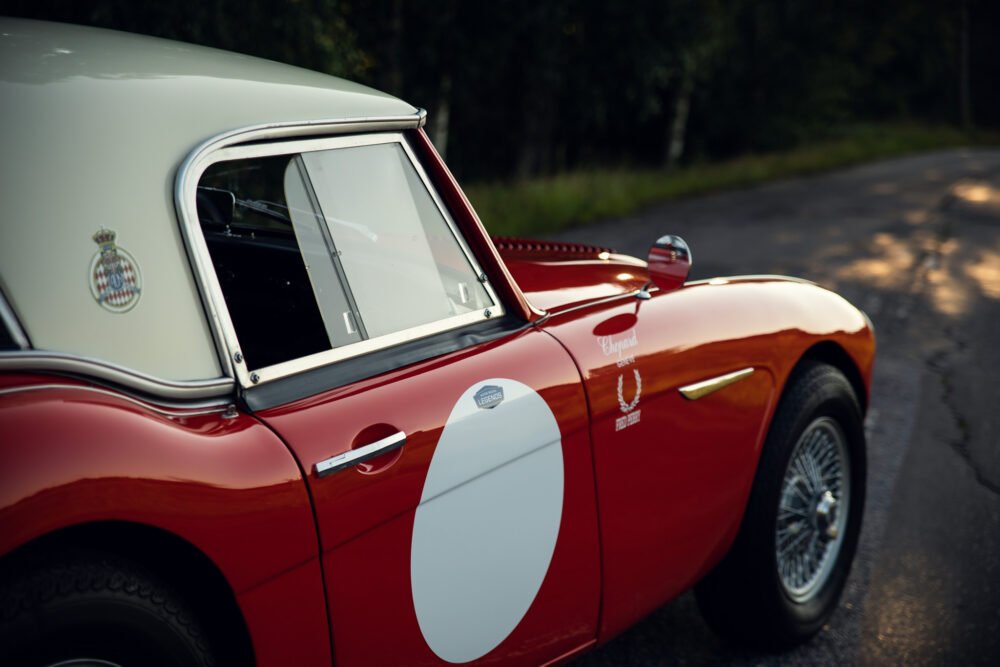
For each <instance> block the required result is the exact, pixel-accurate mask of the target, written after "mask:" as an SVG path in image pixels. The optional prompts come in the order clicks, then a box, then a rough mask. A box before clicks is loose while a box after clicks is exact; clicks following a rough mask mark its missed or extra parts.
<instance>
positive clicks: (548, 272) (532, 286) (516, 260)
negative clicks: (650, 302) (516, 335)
mask: <svg viewBox="0 0 1000 667" xmlns="http://www.w3.org/2000/svg"><path fill="white" fill-rule="evenodd" d="M504 260H505V261H506V263H507V266H508V267H509V268H510V271H511V273H512V274H513V275H514V279H515V280H516V281H517V284H518V285H519V286H520V287H521V289H522V290H524V295H525V298H526V299H528V302H529V303H531V305H533V306H535V307H536V308H539V309H541V310H547V311H552V312H554V311H558V310H563V309H565V308H568V307H571V306H575V305H579V304H581V303H584V302H587V301H593V300H596V299H603V298H606V297H612V296H620V295H624V294H631V293H632V292H635V291H636V290H639V289H642V287H643V285H645V284H646V283H647V282H649V276H648V273H647V272H646V263H645V262H642V261H639V260H637V259H635V258H633V257H628V256H626V255H609V256H608V259H596V258H595V259H571V260H563V261H545V262H539V261H535V260H531V259H530V258H528V257H524V256H519V255H516V254H515V255H511V256H507V255H505V256H504Z"/></svg>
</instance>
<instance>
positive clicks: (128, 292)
mask: <svg viewBox="0 0 1000 667" xmlns="http://www.w3.org/2000/svg"><path fill="white" fill-rule="evenodd" d="M116 236H117V234H116V233H115V232H114V231H113V230H110V229H100V230H98V231H97V233H96V234H94V236H93V237H92V238H93V239H94V242H95V243H96V244H97V245H98V246H100V248H101V249H100V251H98V253H97V254H96V255H95V256H94V259H93V261H92V262H91V263H90V292H91V294H93V295H94V299H96V300H97V303H99V304H100V305H101V306H102V307H103V308H104V309H106V310H109V311H111V312H113V313H124V312H127V311H129V310H131V309H132V308H134V307H135V304H137V303H138V302H139V296H140V295H141V294H142V277H141V276H140V274H139V265H138V264H137V263H136V261H135V258H134V257H132V255H130V254H129V253H128V252H126V251H125V249H124V248H122V247H120V246H118V245H116V244H115V238H116Z"/></svg>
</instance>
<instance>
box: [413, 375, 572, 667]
mask: <svg viewBox="0 0 1000 667" xmlns="http://www.w3.org/2000/svg"><path fill="white" fill-rule="evenodd" d="M563 483H564V472H563V455H562V435H561V433H560V431H559V424H558V423H557V422H556V418H555V415H553V414H552V409H551V408H550V407H549V405H548V403H546V402H545V399H543V398H542V397H541V396H540V395H539V394H538V392H536V391H535V390H534V389H532V388H531V387H529V386H527V385H525V384H523V383H521V382H518V381H516V380H511V379H507V378H489V379H485V380H482V381H481V382H477V383H475V384H473V385H472V386H471V387H469V388H468V389H466V390H465V391H464V392H463V393H462V395H461V396H459V397H458V400H457V401H456V402H455V406H454V407H453V408H452V410H451V414H450V415H449V416H448V421H447V422H446V423H445V426H444V430H443V431H442V432H441V438H440V440H438V443H437V447H436V448H435V450H434V456H433V457H432V458H431V464H430V467H429V468H428V470H427V479H426V480H424V488H423V492H422V493H421V496H420V505H419V506H418V507H417V511H416V516H415V517H414V520H413V541H412V543H411V545H410V586H411V590H412V593H413V608H414V611H415V612H416V614H417V622H418V623H419V625H420V632H421V634H422V635H423V637H424V640H425V641H426V642H427V645H428V646H429V647H430V649H431V650H432V651H433V652H434V653H435V654H436V655H437V656H438V657H439V658H441V659H442V660H444V661H446V662H450V663H456V664H458V663H465V662H470V661H472V660H477V659H479V658H482V657H483V656H485V655H486V654H488V653H489V652H490V651H492V650H493V649H495V648H496V647H497V646H499V645H500V643H501V642H503V640H504V639H506V638H507V637H508V636H510V633H512V632H513V631H514V629H515V628H516V627H517V626H518V624H519V623H520V622H521V619H523V618H524V616H525V614H527V613H528V610H529V609H530V608H531V605H532V604H533V603H534V601H535V597H536V596H537V595H538V592H539V590H540V589H541V587H542V582H543V581H544V579H545V575H546V573H547V572H548V570H549V564H550V563H551V561H552V554H553V553H554V552H555V547H556V540H557V539H558V536H559V525H560V523H561V522H562V509H563Z"/></svg>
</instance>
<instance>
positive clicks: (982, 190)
mask: <svg viewBox="0 0 1000 667" xmlns="http://www.w3.org/2000/svg"><path fill="white" fill-rule="evenodd" d="M952 194H954V195H955V196H956V197H958V198H959V199H962V200H964V201H967V202H969V203H971V204H985V203H996V204H1000V189H998V188H995V187H993V186H991V185H989V184H987V183H960V184H958V185H956V186H955V187H954V188H952Z"/></svg>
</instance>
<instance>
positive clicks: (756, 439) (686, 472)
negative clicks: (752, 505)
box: [544, 279, 874, 641]
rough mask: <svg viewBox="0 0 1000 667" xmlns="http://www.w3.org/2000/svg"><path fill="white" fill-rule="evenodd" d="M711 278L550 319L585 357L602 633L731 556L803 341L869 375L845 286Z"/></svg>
mask: <svg viewBox="0 0 1000 667" xmlns="http://www.w3.org/2000/svg"><path fill="white" fill-rule="evenodd" d="M714 282H715V283H717V284H710V283H699V284H691V285H689V286H686V287H683V288H681V289H679V290H676V291H673V292H667V293H664V292H654V297H653V299H652V300H650V301H640V300H638V299H634V298H626V299H622V300H620V301H618V302H615V303H614V304H605V305H604V306H601V307H590V308H582V309H578V310H575V311H572V312H568V313H565V314H563V315H558V314H556V315H553V316H552V317H550V318H549V320H547V321H546V322H545V324H544V327H545V329H546V330H547V331H548V332H550V333H551V334H552V335H554V336H555V337H556V338H558V339H559V340H560V341H562V342H563V343H564V345H565V346H566V348H567V349H568V350H569V351H570V352H571V353H572V354H573V356H574V358H575V359H576V361H577V364H578V365H579V367H580V368H581V370H582V372H583V375H584V383H585V387H586V390H587V398H588V401H589V404H590V410H591V419H592V423H591V430H592V441H593V446H594V459H595V470H596V476H597V493H598V507H599V513H600V519H601V521H600V526H601V545H602V556H603V567H602V574H603V581H604V589H603V606H602V618H601V629H600V634H599V638H600V639H601V640H602V641H604V640H606V639H607V638H609V637H611V636H613V635H615V634H617V633H618V632H621V631H622V630H623V629H625V628H626V627H628V626H629V625H631V624H632V623H634V622H635V621H637V620H638V619H640V618H642V617H643V616H644V615H646V614H648V613H649V612H650V611H652V610H653V609H655V608H656V607H658V606H659V605H661V604H663V602H664V601H665V600H667V599H669V598H671V597H673V596H675V595H677V594H678V593H680V592H681V591H683V590H685V589H686V588H688V587H689V586H691V585H692V584H693V583H695V581H697V579H699V578H700V577H701V576H703V575H704V574H705V573H706V572H707V571H708V570H709V569H710V568H711V567H712V566H713V565H714V564H715V563H716V562H718V560H719V559H720V558H721V557H722V556H723V555H724V554H725V552H726V550H727V549H728V548H729V545H730V543H731V542H732V540H733V538H734V537H735V534H736V530H737V528H738V526H739V522H740V520H741V518H742V513H743V508H744V505H745V503H746V499H747V497H748V495H749V490H750V485H751V482H752V479H753V474H754V471H755V467H756V461H757V457H758V455H759V451H760V446H761V443H762V440H763V437H764V434H765V432H766V427H767V424H768V422H769V421H770V415H771V413H772V411H773V409H774V405H775V399H776V397H777V396H778V395H779V392H780V390H781V389H782V387H783V385H784V383H785V381H786V379H787V377H788V374H789V372H790V371H791V369H792V367H793V366H794V364H795V363H796V362H797V361H798V359H799V358H800V357H801V355H802V354H803V353H804V352H805V351H806V350H807V348H809V347H810V346H811V345H813V344H815V343H816V342H817V341H819V340H831V341H834V342H836V343H838V344H839V345H841V346H842V347H843V348H844V349H846V350H847V351H848V353H849V354H850V355H851V356H852V357H853V358H854V360H855V361H856V363H857V365H858V368H859V370H860V372H861V375H862V377H863V378H864V381H865V382H866V384H867V383H869V382H870V373H871V363H872V355H873V352H874V349H873V345H872V342H873V341H872V334H871V331H870V330H869V329H868V327H867V323H866V322H865V320H864V317H863V316H862V315H861V314H860V313H859V312H858V311H857V310H855V309H854V308H853V307H851V306H850V305H849V304H848V303H847V302H846V301H844V300H843V299H842V298H840V297H839V296H837V295H835V294H832V293H830V292H827V291H825V290H823V289H820V288H818V287H816V286H813V285H811V284H806V283H799V282H786V281H776V280H763V279H744V280H731V281H714ZM629 325H632V326H629ZM748 367H753V368H755V369H757V371H756V372H755V373H754V374H753V375H752V376H750V377H749V378H748V379H746V380H743V381H741V382H739V383H736V384H734V385H731V386H729V387H727V388H725V389H723V390H721V391H719V392H716V393H715V394H712V395H710V396H707V397H705V398H702V399H700V400H697V401H688V400H686V399H684V398H682V397H681V395H680V393H679V392H678V391H677V389H678V388H679V387H681V386H684V385H687V384H691V383H694V382H698V381H701V380H706V379H709V378H712V377H715V376H718V375H722V374H724V373H728V372H732V371H734V370H740V369H743V368H748ZM636 373H638V376H637V375H636ZM640 382H641V392H640V395H639V396H638V397H637V396H636V394H637V392H638V391H639V387H638V385H639V384H640ZM619 388H620V389H619Z"/></svg>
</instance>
